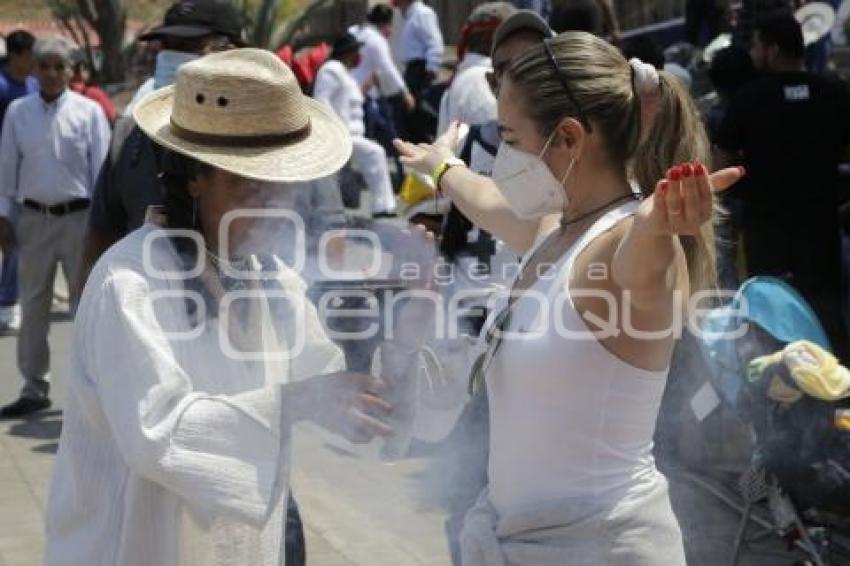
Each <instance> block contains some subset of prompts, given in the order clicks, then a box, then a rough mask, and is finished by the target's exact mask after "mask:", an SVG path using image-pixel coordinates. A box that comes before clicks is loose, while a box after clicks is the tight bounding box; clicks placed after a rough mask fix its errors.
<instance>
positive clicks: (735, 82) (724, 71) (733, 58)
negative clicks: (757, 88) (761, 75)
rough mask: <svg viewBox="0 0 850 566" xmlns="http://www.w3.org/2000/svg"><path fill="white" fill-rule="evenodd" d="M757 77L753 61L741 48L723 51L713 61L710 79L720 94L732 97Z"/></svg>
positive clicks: (709, 71) (729, 48) (727, 48)
mask: <svg viewBox="0 0 850 566" xmlns="http://www.w3.org/2000/svg"><path fill="white" fill-rule="evenodd" d="M755 75H756V69H755V66H754V65H753V59H752V57H750V54H749V53H747V52H746V51H744V50H743V49H742V48H741V47H738V46H735V45H733V46H731V47H726V48H725V49H721V50H720V51H718V52H717V53H716V54H715V55H714V59H712V60H711V67H709V69H708V77H709V78H710V79H711V82H712V83H713V84H714V88H715V89H717V91H718V92H720V93H723V94H726V95H729V96H731V95H732V94H734V93H735V92H736V91H737V90H738V89H739V88H741V87H742V86H744V85H745V84H747V83H748V82H749V81H750V80H752V79H753V78H754V77H755Z"/></svg>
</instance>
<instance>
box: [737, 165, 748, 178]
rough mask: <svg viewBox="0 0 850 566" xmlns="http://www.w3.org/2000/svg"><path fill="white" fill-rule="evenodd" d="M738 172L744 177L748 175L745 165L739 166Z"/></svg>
mask: <svg viewBox="0 0 850 566" xmlns="http://www.w3.org/2000/svg"><path fill="white" fill-rule="evenodd" d="M738 171H739V172H740V173H741V175H742V176H743V175H746V174H747V169H746V167H744V166H743V165H739V166H738Z"/></svg>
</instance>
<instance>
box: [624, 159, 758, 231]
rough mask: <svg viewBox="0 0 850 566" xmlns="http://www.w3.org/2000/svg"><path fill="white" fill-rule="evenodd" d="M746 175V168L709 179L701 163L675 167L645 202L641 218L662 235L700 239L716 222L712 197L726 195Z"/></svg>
mask: <svg viewBox="0 0 850 566" xmlns="http://www.w3.org/2000/svg"><path fill="white" fill-rule="evenodd" d="M744 173H745V172H744V168H743V167H730V168H727V169H721V170H720V171H717V172H715V173H713V174H711V175H709V174H708V172H707V171H706V169H705V166H704V165H702V164H701V163H696V164H690V163H685V164H684V165H679V166H676V167H673V168H671V169H670V170H669V171H668V172H667V178H666V179H663V180H661V181H659V182H658V184H657V185H656V187H655V193H654V194H653V195H652V196H651V197H649V198H648V199H646V200H645V201H644V202H643V204H642V205H641V213H640V216H642V217H644V218H645V219H646V221H647V222H648V224H649V226H650V227H651V228H652V229H653V231H654V232H656V233H657V234H659V235H663V234H671V235H672V234H677V235H683V236H694V235H697V234H699V233H700V230H701V229H702V226H703V224H705V223H706V222H709V221H710V220H711V218H712V213H713V207H714V202H713V198H712V194H713V193H719V192H722V191H725V190H726V189H728V188H729V187H731V186H732V185H734V184H735V183H736V182H738V181H739V180H740V179H741V177H743V176H744Z"/></svg>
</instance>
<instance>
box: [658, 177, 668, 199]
mask: <svg viewBox="0 0 850 566" xmlns="http://www.w3.org/2000/svg"><path fill="white" fill-rule="evenodd" d="M667 187H668V183H667V180H666V179H665V180H663V181H661V183H660V184H659V185H658V193H659V194H660V195H661V196H662V197H663V196H664V195H666V194H667Z"/></svg>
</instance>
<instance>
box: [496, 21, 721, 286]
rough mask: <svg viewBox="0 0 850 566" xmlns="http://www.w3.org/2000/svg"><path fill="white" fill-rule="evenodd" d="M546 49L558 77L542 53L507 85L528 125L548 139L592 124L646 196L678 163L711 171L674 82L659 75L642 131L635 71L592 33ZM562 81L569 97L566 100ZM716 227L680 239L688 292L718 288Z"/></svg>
mask: <svg viewBox="0 0 850 566" xmlns="http://www.w3.org/2000/svg"><path fill="white" fill-rule="evenodd" d="M549 47H550V49H551V52H552V54H553V57H554V59H555V61H556V63H557V66H558V70H559V71H560V74H561V76H560V77H558V76H556V75H555V73H553V69H552V65H551V62H550V61H549V59H548V55H547V54H546V51H545V49H544V47H543V46H540V47H535V48H532V49H530V50H529V51H528V52H526V53H525V54H524V55H523V56H521V57H520V58H519V59H518V60H517V61H515V62H514V64H513V65H512V66H511V67H510V69H508V72H507V75H508V78H509V79H510V80H511V81H513V82H514V83H515V84H517V85H518V86H519V87H520V88H521V89H522V91H523V93H524V95H525V97H526V106H527V109H528V112H529V114H530V115H531V118H532V119H533V120H534V121H535V122H536V123H537V124H538V127H539V129H540V131H541V134H542V135H544V136H548V135H549V134H550V133H551V132H552V130H553V129H554V128H555V127H556V125H557V124H558V123H560V122H561V120H563V118H564V117H565V116H571V117H574V118H577V119H580V120H581V119H582V118H585V117H586V118H587V119H589V120H590V121H591V122H592V123H593V129H594V131H597V129H598V130H599V131H600V132H601V135H602V138H603V140H604V143H605V147H606V151H607V154H608V158H609V159H610V161H611V163H612V164H613V165H614V166H618V167H622V169H623V171H624V172H625V173H626V174H628V175H629V176H630V177H631V178H632V179H634V180H635V181H636V182H637V183H638V185H640V187H641V190H642V191H643V192H644V194H645V195H647V196H648V195H651V194H652V193H653V191H654V190H655V184H656V183H657V182H658V181H659V180H661V179H663V178H664V177H665V175H666V174H667V170H668V169H669V168H670V167H673V166H674V165H677V164H680V163H689V162H696V161H699V162H701V163H705V164H708V160H709V145H708V141H707V136H706V134H705V129H704V128H703V125H702V122H701V121H700V119H699V115H698V113H697V110H696V107H695V106H694V103H693V101H692V100H691V97H690V95H689V94H688V93H687V92H686V91H685V90H684V89H683V88H682V86H681V85H680V84H679V82H678V80H677V79H676V78H675V77H673V76H672V75H671V74H669V73H667V72H664V71H659V85H658V93H657V94H656V95H655V96H656V97H657V98H656V100H654V101H652V103H653V104H654V105H655V108H654V111H653V113H652V118H651V120H649V123H648V124H644V125H642V124H641V122H642V115H643V114H645V112H642V106H641V105H642V104H643V103H647V102H649V101H648V100H641V97H640V96H639V95H638V93H637V92H636V88H635V84H634V75H633V72H634V71H633V70H632V66H631V65H630V64H629V63H628V62H627V61H626V59H625V58H624V57H623V55H622V54H621V53H620V52H619V51H618V50H617V49H616V48H614V47H613V46H612V45H610V44H609V43H607V42H605V41H603V40H602V39H599V38H598V37H595V36H593V35H591V34H588V33H583V32H567V33H562V34H561V35H559V36H558V37H556V38H554V39H552V40H550V43H549ZM562 80H565V81H567V82H568V84H569V91H570V95H571V96H564V86H563V83H562V82H561V81H562ZM713 238H714V236H713V227H712V226H711V224H710V223H708V224H706V226H705V227H704V229H703V232H702V233H701V234H700V235H699V236H683V237H681V242H682V246H683V248H684V250H685V254H686V256H687V261H688V270H689V275H690V281H691V291H692V292H696V291H698V290H701V289H705V288H709V287H713V286H714V280H715V268H714V253H713V249H714V246H713V241H714V239H713Z"/></svg>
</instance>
